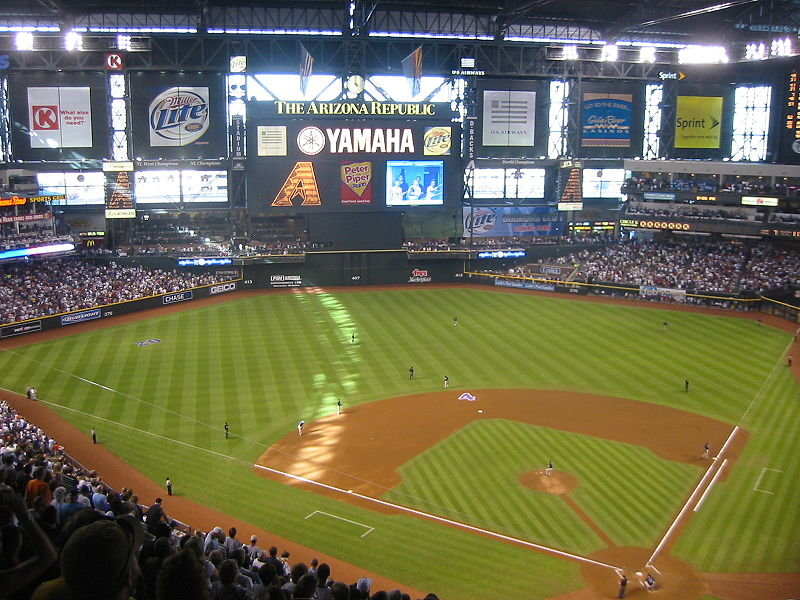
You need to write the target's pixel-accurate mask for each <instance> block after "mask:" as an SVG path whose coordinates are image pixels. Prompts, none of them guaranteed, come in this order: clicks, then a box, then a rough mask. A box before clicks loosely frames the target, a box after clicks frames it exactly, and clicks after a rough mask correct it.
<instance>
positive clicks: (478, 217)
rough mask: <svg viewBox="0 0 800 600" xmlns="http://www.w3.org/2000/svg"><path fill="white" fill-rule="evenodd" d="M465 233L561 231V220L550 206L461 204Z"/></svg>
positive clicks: (505, 234)
mask: <svg viewBox="0 0 800 600" xmlns="http://www.w3.org/2000/svg"><path fill="white" fill-rule="evenodd" d="M462 216H463V223H464V237H487V238H488V237H535V236H549V235H563V232H564V221H563V219H562V218H561V215H560V214H559V212H558V211H557V210H554V209H553V207H550V206H523V207H510V206H498V207H486V206H482V207H464V208H463V215H462Z"/></svg>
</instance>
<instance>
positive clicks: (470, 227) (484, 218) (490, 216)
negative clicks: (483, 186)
mask: <svg viewBox="0 0 800 600" xmlns="http://www.w3.org/2000/svg"><path fill="white" fill-rule="evenodd" d="M464 213H465V214H464V229H465V231H468V232H470V233H472V234H474V235H481V234H486V233H487V232H489V231H491V230H492V229H494V228H495V225H497V213H495V211H494V210H493V209H491V208H476V209H474V210H473V211H472V212H470V211H466V210H465V211H464Z"/></svg>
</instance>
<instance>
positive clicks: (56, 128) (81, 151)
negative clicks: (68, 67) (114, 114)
mask: <svg viewBox="0 0 800 600" xmlns="http://www.w3.org/2000/svg"><path fill="white" fill-rule="evenodd" d="M8 79H9V96H10V109H11V110H10V112H11V118H12V122H13V126H12V127H11V131H12V143H13V148H14V158H15V159H17V160H36V161H38V160H67V159H69V160H72V159H75V160H83V159H96V158H102V157H103V156H105V155H106V154H107V153H108V152H107V150H108V142H107V137H108V133H107V132H108V118H107V112H108V110H107V106H106V92H105V82H104V80H103V76H102V75H101V74H96V75H95V74H93V73H92V74H89V73H47V74H44V73H29V72H26V73H13V74H10V75H9V78H8Z"/></svg>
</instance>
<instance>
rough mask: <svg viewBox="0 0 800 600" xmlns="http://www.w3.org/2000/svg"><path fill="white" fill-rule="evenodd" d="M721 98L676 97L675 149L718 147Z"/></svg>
mask: <svg viewBox="0 0 800 600" xmlns="http://www.w3.org/2000/svg"><path fill="white" fill-rule="evenodd" d="M721 123H722V97H721V96H678V100H677V107H676V113H675V148H710V149H718V148H719V147H720V131H721Z"/></svg>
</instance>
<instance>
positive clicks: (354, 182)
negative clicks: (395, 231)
mask: <svg viewBox="0 0 800 600" xmlns="http://www.w3.org/2000/svg"><path fill="white" fill-rule="evenodd" d="M452 118H453V112H452V109H451V108H450V105H449V104H444V103H397V102H362V101H349V102H251V103H250V104H249V105H248V119H247V125H248V128H249V131H248V135H247V136H246V138H247V144H248V152H247V163H248V179H247V185H248V204H249V208H250V209H251V210H255V211H264V210H271V209H281V210H283V211H286V210H303V211H317V210H319V211H329V210H340V209H348V210H359V209H360V210H365V209H371V210H375V209H383V208H386V207H398V208H407V207H417V206H443V205H445V204H446V203H447V202H448V199H449V198H450V197H452V198H453V200H454V201H457V200H460V197H459V196H454V195H453V193H454V192H456V193H457V192H458V190H459V189H460V186H459V185H458V184H457V183H456V182H458V180H459V177H458V173H459V166H460V157H459V153H458V148H459V145H460V139H459V135H460V130H459V128H458V126H457V125H454V124H453V123H452ZM437 121H439V122H437ZM449 182H452V185H451V184H450V183H449ZM459 183H460V182H459ZM448 192H449V195H448Z"/></svg>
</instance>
